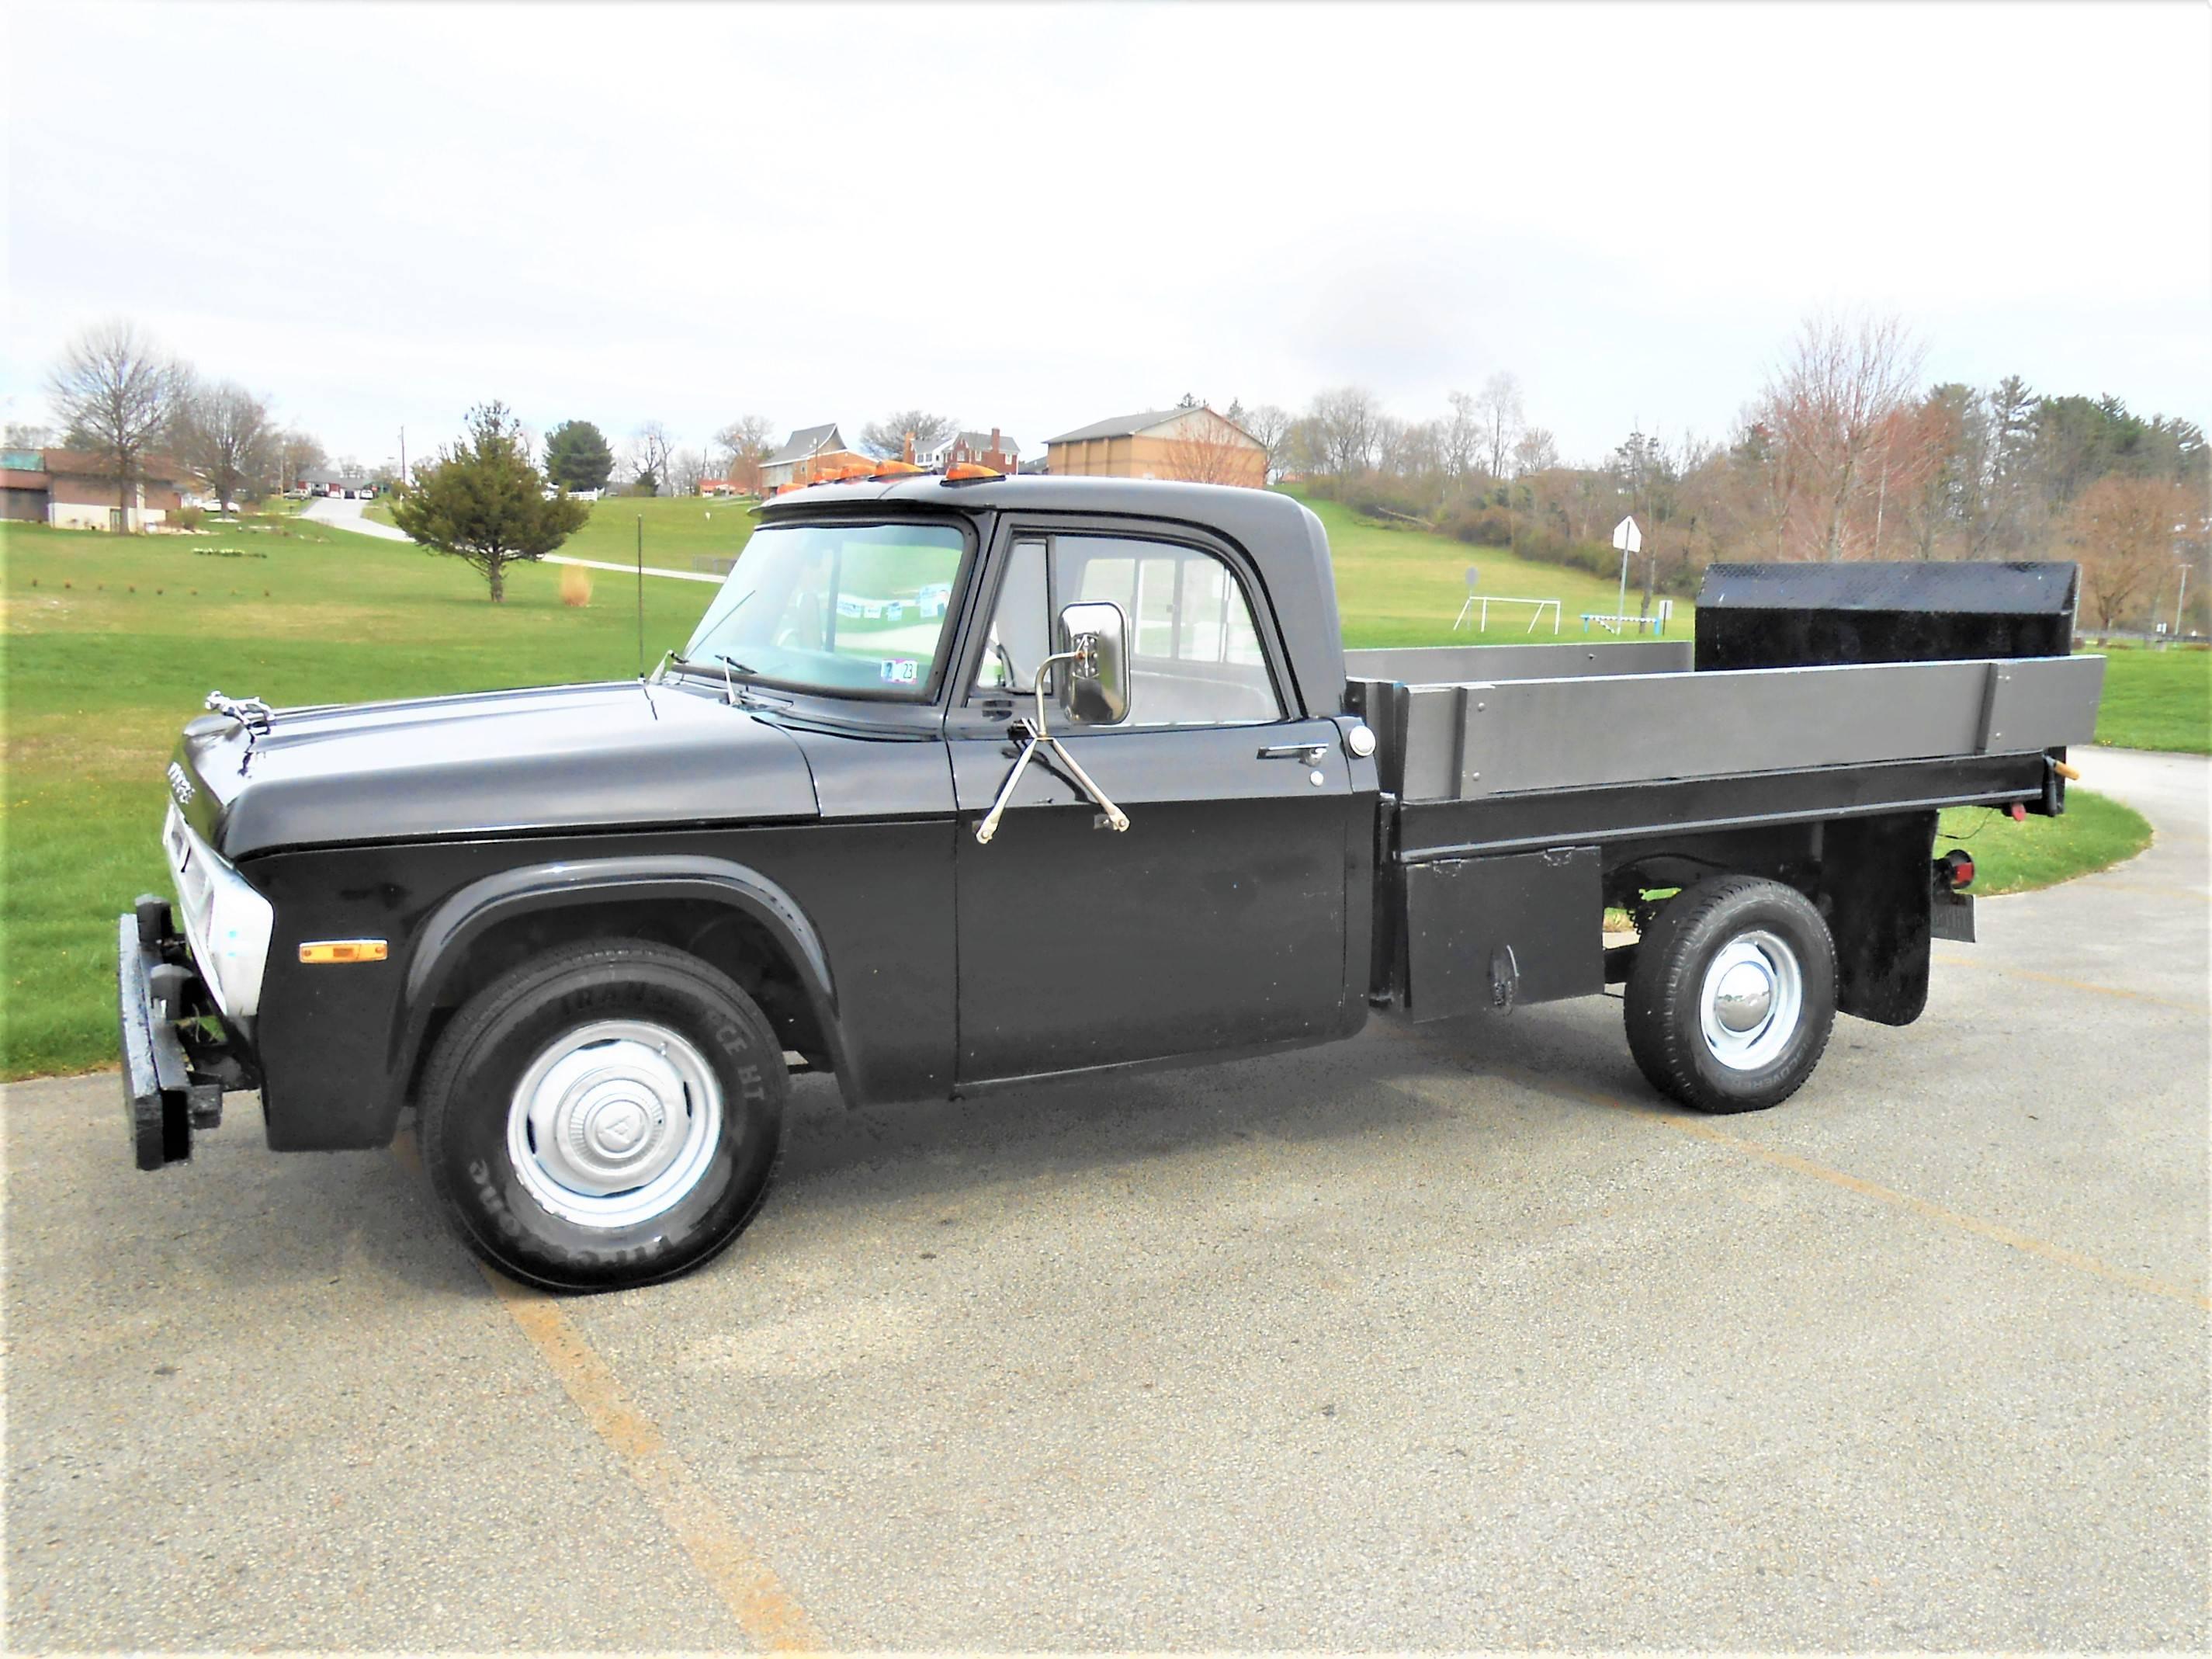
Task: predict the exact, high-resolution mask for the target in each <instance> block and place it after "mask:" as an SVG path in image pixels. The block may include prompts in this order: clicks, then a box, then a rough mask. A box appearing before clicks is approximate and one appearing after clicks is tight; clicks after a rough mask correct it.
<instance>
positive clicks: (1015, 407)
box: [0, 3, 2212, 464]
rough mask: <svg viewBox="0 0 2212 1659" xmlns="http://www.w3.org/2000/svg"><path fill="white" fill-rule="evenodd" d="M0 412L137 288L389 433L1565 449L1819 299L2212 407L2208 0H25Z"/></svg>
mask: <svg viewBox="0 0 2212 1659" xmlns="http://www.w3.org/2000/svg"><path fill="white" fill-rule="evenodd" d="M8 27H9V39H8V40H7V43H6V46H7V61H8V62H9V64H10V66H11V67H10V70H9V75H8V77H7V80H8V87H7V94H6V96H7V106H8V114H7V122H8V137H9V156H8V158H7V161H6V167H5V175H6V181H7V189H8V197H9V199H8V209H7V212H8V220H7V223H8V248H7V260H8V268H7V283H8V288H9V307H8V320H7V331H6V341H5V347H4V356H0V398H4V399H5V403H6V411H7V418H9V419H11V420H21V419H35V418H37V417H38V416H39V414H40V406H41V403H42V398H41V393H40V386H41V382H42V380H43V378H44V374H45V370H46V366H47V364H48V363H49V362H51V361H52V357H53V356H54V355H55V353H56V351H57V349H58V348H59V347H60V345H61V344H62V343H63V342H64V339H65V338H66V337H68V336H69V334H70V332H71V331H73V330H75V329H76V328H78V327H80V326H82V325H85V324H88V323H91V322H94V321H96V320H99V319H103V318H106V317H110V316H127V317H130V318H132V319H137V321H139V322H141V323H142V324H143V325H146V326H147V327H149V329H150V330H152V331H154V332H155V334H156V335H157V336H158V337H160V338H161V340H162V341H163V342H164V343H166V344H167V346H168V347H169V348H170V349H173V350H174V351H175V352H177V353H178V354H179V355H180V356H185V357H186V358H188V359H190V360H191V362H194V363H195V364H197V366H198V367H199V368H201V369H202V370H203V371H204V372H207V373H210V374H216V375H221V376H227V377H230V378H234V379H237V380H242V381H244V382H245V383H246V384H247V385H248V386H252V387H253V388H255V389H256V390H258V391H261V392H265V393H267V394H269V395H270V397H271V398H274V400H275V401H276V404H277V405H278V408H279V410H280V413H281V414H282V415H283V416H284V417H285V418H286V419H288V420H289V421H292V422H297V423H300V424H301V425H304V426H305V427H307V428H309V429H310V430H312V431H314V432H316V433H317V434H319V435H320V436H321V437H322V438H323V439H324V441H325V443H326V444H328V445H329V447H331V450H332V451H333V453H351V454H353V455H355V456H356V457H358V458H359V459H362V460H364V461H367V462H369V463H371V464H374V463H375V462H378V461H380V460H383V459H386V457H389V456H392V455H393V454H394V453H396V451H397V448H398V430H399V428H400V427H401V426H402V425H403V424H404V426H405V428H406V430H407V440H408V447H409V449H410V453H413V454H420V453H422V452H423V451H424V450H426V449H428V448H429V447H432V446H433V445H435V443H437V442H441V441H447V440H448V439H450V438H451V437H452V436H453V434H454V432H455V430H456V429H457V428H458V426H459V422H460V419H461V416H462V413H463V411H464V410H465V409H466V407H467V406H468V405H470V404H472V403H475V402H477V401H480V400H482V399H485V398H504V399H505V400H506V401H507V402H508V403H509V404H512V405H513V407H514V408H515V409H516V410H517V411H518V412H519V413H520V415H521V416H522V417H523V418H524V419H525V420H526V421H528V422H531V423H532V425H534V426H536V427H538V428H539V429H540V430H543V429H544V428H548V427H550V426H551V425H552V424H554V423H555V422H558V421H560V420H562V419H564V418H568V417H572V416H574V417H583V418H588V419H591V420H594V421H596V422H599V425H600V426H601V427H602V428H605V430H606V431H607V433H608V434H609V435H610V436H611V437H612V438H614V439H615V440H616V441H617V443H619V442H620V441H621V440H622V439H623V437H624V436H625V435H627V434H628V433H629V431H631V430H632V429H633V428H635V426H636V425H637V424H638V423H639V422H641V421H643V420H646V419H647V418H653V417H657V418H659V419H660V420H663V421H665V422H666V423H667V424H668V425H669V426H670V427H671V428H672V429H673V430H674V432H675V433H676V434H677V435H678V440H679V441H680V442H684V443H687V444H696V443H698V442H700V441H702V440H703V439H704V438H705V437H706V435H708V433H710V432H711V431H712V430H714V428H716V427H718V426H720V425H721V424H722V423H724V422H726V421H728V420H729V419H731V418H732V416H737V415H740V414H744V413H758V414H762V415H764V416H769V417H770V418H771V419H772V420H773V421H774V422H775V423H776V424H777V426H778V427H779V428H790V427H793V426H798V425H802V424H807V423H811V422H819V421H827V420H836V421H840V422H843V423H844V425H845V429H846V432H847V434H848V436H856V435H857V431H858V428H859V427H860V425H861V424H862V423H863V422H866V421H867V420H869V419H872V418H874V417H875V416H878V415H880V414H882V413H884V411H886V410H890V409H891V408H894V407H897V406H903V405H908V404H922V405H924V406H927V407H930V408H933V409H938V410H944V411H945V412H948V413H951V414H953V415H956V416H960V417H961V418H962V419H963V421H964V422H967V423H968V424H969V425H971V426H981V427H989V426H992V425H994V424H995V425H998V426H1000V427H1002V428H1005V429H1006V431H1008V432H1010V433H1012V435H1015V436H1016V437H1018V439H1020V440H1021V441H1022V442H1023V444H1024V447H1025V448H1027V449H1029V450H1031V451H1034V450H1035V449H1036V447H1038V443H1039V441H1040V440H1042V438H1044V437H1046V436H1048V435H1050V434H1052V433H1055V432H1059V431H1061V430H1064V429H1066V428H1072V427H1074V426H1078V425H1080V424H1083V423H1085V422H1090V421H1092V420H1096V419H1098V418H1101V417H1103V416H1108V415H1112V414H1117V413H1121V412H1124V411H1127V410H1137V409H1143V408H1148V407H1156V406H1160V405H1163V404H1170V403H1172V402H1174V401H1175V399H1176V398H1177V397H1178V396H1179V395H1180V394H1182V393H1183V392H1194V393H1196V394H1198V395H1199V396H1200V397H1202V398H1207V399H1209V400H1211V401H1212V402H1213V403H1214V404H1216V405H1217V406H1226V404H1228V402H1229V401H1230V399H1231V398H1242V399H1243V400H1244V401H1245V402H1246V403H1248V404H1251V403H1258V402H1275V403H1280V404H1286V405H1292V406H1295V405H1298V404H1304V402H1305V400H1306V399H1307V398H1309V397H1310V395H1311V394H1312V393H1313V392H1315V391H1316V389H1318V388H1321V387H1322V386H1330V385H1336V384H1341V383H1345V382H1357V383H1359V384H1363V385H1365V386H1369V387H1370V388H1372V389H1373V390H1374V391H1376V392H1377V393H1379V394H1380V395H1381V396H1382V397H1383V399H1384V400H1385V401H1386V403H1387V404H1389V407H1390V408H1391V409H1392V410H1394V412H1395V413H1397V414H1400V415H1402V416H1408V417H1417V416H1427V415H1430V414H1433V413H1436V412H1437V411H1439V410H1441V409H1442V408H1443V404H1444V399H1445V396H1446V394H1447V392H1449V391H1450V390H1452V389H1454V388H1464V389H1467V390H1470V391H1471V390H1474V389H1475V388H1476V387H1478V386H1480V383H1481V382H1482V380H1484V379H1485V377H1486V376H1487V375H1489V374H1492V373H1493V372H1495V371H1497V370H1499V369H1508V370H1510V371H1512V372H1513V373H1514V374H1517V375H1518V376H1519V377H1520V379H1521V380H1522V384H1523V386H1524V387H1525V392H1526V397H1527V400H1528V415H1529V418H1530V419H1531V420H1532V421H1533V422H1537V423H1541V424H1542V425H1546V426H1548V427H1550V428H1552V429H1553V431H1554V432H1555V433H1556V434H1557V435H1558V437H1559V444H1560V447H1561V449H1562V451H1563V452H1564V453H1565V454H1566V455H1567V456H1568V457H1569V458H1571V459H1575V458H1595V457H1596V456H1598V455H1600V454H1601V453H1603V452H1605V451H1606V450H1607V449H1609V448H1610V447H1612V446H1613V445H1614V444H1615V443H1617V442H1619V441H1620V439H1621V437H1622V436H1623V435H1626V433H1627V432H1628V431H1629V430H1630V429H1631V428H1632V425H1633V424H1635V423H1638V422H1640V423H1641V424H1642V426H1643V427H1644V429H1646V430H1654V431H1657V432H1660V433H1662V435H1667V436H1668V437H1670V438H1672V437H1674V436H1677V435H1680V434H1681V433H1682V432H1684V431H1685V430H1689V431H1694V432H1697V433H1699V434H1702V435H1724V434H1725V433H1726V431H1727V429H1728V427H1729V423H1730V422H1731V421H1732V419H1733V418H1734V416H1735V414H1736V412H1737V410H1739V409H1740V408H1741V405H1742V404H1744V403H1745V402H1746V401H1747V398H1749V397H1750V396H1751V395H1752V394H1753V392H1755V391H1756V389H1757V387H1758V386H1759V381H1760V380H1761V377H1762V374H1763V373H1764V371H1765V367H1766V366H1767V365H1768V364H1769V363H1770V362H1772V361H1773V360H1774V359H1775V357H1776V356H1778V354H1779V353H1780V351H1781V350H1782V349H1784V345H1785V343H1786V341H1787V339H1788V337H1789V335H1790V332H1791V331H1792V329H1793V327H1794V326H1795V325H1796V322H1797V320H1798V319H1800V318H1801V317H1802V315H1803V314H1804V313H1807V312H1808V310H1809V309H1812V308H1814V307H1830V308H1849V307H1872V308H1875V309H1877V310H1882V311H1896V312H1898V313H1901V314H1903V315H1904V316H1905V318H1906V319H1907V320H1908V321H1909V322H1910V323H1911V325H1913V326H1914V328H1915V329H1916V330H1917V331H1918V332H1919V333H1920V335H1921V336H1922V337H1923V339H1924V340H1925V341H1926V342H1927V343H1928V346H1929V358H1928V373H1929V379H1930V380H1966V381H1971V382H1973V383H1976V384H1986V383H1987V382H1989V381H1990V380H1994V379H1995V378H1996V377H1997V376H2000V375H2002V374H2008V373H2017V374H2022V375H2024V376H2026V377H2027V380H2028V381H2029V382H2030V383H2031V384H2032V385H2033V386H2035V387H2036V388H2038V389H2039V390H2043V391H2048V392H2089V393H2101V392H2112V393H2116V394H2118V395H2119V396H2120V397H2123V398H2126V399H2127V401H2128V402H2129V404H2130V405H2131V406H2133V407H2135V408H2136V409H2138V410H2144V411H2146V412H2147V411H2149V410H2164V411H2168V412H2178V413H2181V414H2185V415H2186V416H2189V417H2191V419H2194V420H2197V421H2198V422H2204V423H2208V424H2212V13H2208V10H2207V9H2206V8H2205V6H2203V4H2197V3H2180V4H2165V5H2153V6H2129V5H2118V4H2104V5H2093V6H2080V7H2075V6H2066V5H2057V4H2037V5H2020V6H2009V5H1993V4H1984V5H1972V6H1961V7H1957V8H1952V9H1946V8H1938V7H1933V6H1905V5H1889V6H1863V5H1847V6H1838V7H1823V6H1814V5H1783V4H1765V5H1755V4H1749V3H1738V4H1729V5H1715V6H1691V5H1670V4H1651V5H1638V6H1633V7H1621V8H1614V7H1608V6H1600V5H1594V4H1590V5H1569V6H1552V7H1545V8H1542V9H1534V8H1528V9H1523V8H1520V7H1510V6H1504V5H1490V6H1473V5H1470V6H1465V7H1453V6H1449V5H1444V4H1433V3H1432V4H1423V5H1416V6H1409V7H1406V8H1403V9H1389V8H1384V7H1382V6H1367V7H1364V8H1360V9H1336V8H1334V7H1329V6H1323V5H1317V4H1309V5H1296V6H1285V7H1280V8H1277V7H1271V6H1265V5H1261V4H1256V3H1255V4H1238V5H1229V6H1222V7H1218V8H1205V9H1201V8H1198V7H1193V6H1164V7H1142V6H1135V5H1103V4H1102V5H1091V6H1057V7H1021V6H1015V5H1011V4H1001V5H989V6H981V7H970V8H927V7H922V6H902V7H896V8H890V7H883V8H862V9H851V10H842V11H841V10H836V9H830V8H828V7H810V8H805V9H799V8H789V9H786V8H778V7H767V6H730V7H710V6H707V5H690V6H681V7H675V8H671V9H645V8H640V7H629V8H623V9H614V8H606V9H600V8H597V7H592V6H586V5H581V4H571V5H562V6H550V7H533V6H526V5H519V4H507V5H484V6H479V7H474V8H460V7H453V6H444V5H441V6H431V5H414V4H409V5H398V4H392V5H376V6H365V7H342V6H335V5H318V6H308V5H276V4H255V5H246V6H212V5H194V4H189V3H183V4H169V5H163V6H160V7H155V8H147V9H138V8H131V7H120V6H118V7H101V6H95V5H65V4H60V3H44V4H36V5H15V6H14V7H13V8H12V9H10V10H9V13H8Z"/></svg>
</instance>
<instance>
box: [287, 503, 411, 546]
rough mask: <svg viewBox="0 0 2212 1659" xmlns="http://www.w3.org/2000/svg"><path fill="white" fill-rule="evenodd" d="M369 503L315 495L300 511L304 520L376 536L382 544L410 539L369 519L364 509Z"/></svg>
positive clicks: (390, 527) (399, 531)
mask: <svg viewBox="0 0 2212 1659" xmlns="http://www.w3.org/2000/svg"><path fill="white" fill-rule="evenodd" d="M367 506H368V502H367V501H347V500H346V499H344V498H343V496H332V495H315V496H311V497H310V498H309V499H308V501H307V506H305V507H302V508H301V509H300V516H301V518H303V519H313V520H314V521H315V522H316V523H317V524H323V525H328V526H331V529H333V530H351V531H354V532H357V533H359V534H361V535H363V536H374V537H375V538H376V539H377V540H379V541H382V542H404V541H407V540H409V539H410V538H409V537H408V534H407V532H405V531H404V530H398V529H394V528H393V527H392V526H390V525H388V524H379V523H378V522H377V521H376V520H374V519H372V518H368V517H367V516H366V515H365V514H364V513H362V508H363V507H367Z"/></svg>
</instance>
